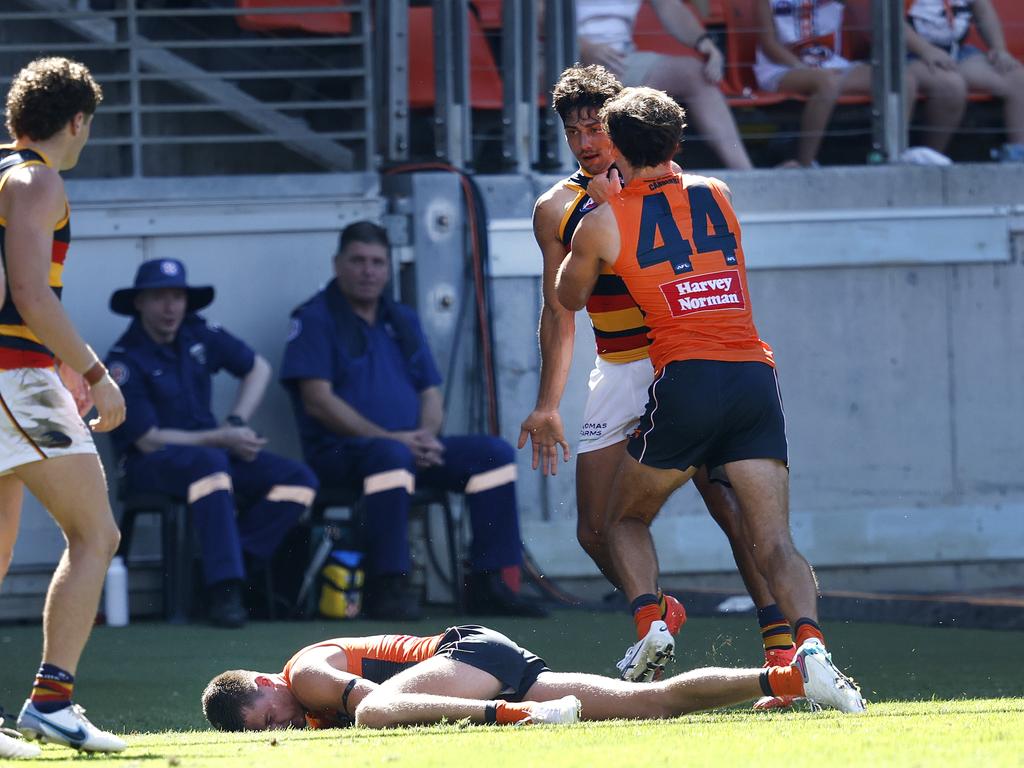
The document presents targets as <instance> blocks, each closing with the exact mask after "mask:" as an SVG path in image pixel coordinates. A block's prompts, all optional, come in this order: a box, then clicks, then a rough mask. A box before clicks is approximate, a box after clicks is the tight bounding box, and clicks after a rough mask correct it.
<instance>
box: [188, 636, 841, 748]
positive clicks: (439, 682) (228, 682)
mask: <svg viewBox="0 0 1024 768" xmlns="http://www.w3.org/2000/svg"><path fill="white" fill-rule="evenodd" d="M787 694H788V695H792V696H806V697H807V698H809V699H810V700H811V701H814V702H816V703H818V704H820V705H823V706H828V707H834V708H836V709H840V710H843V711H852V710H853V709H855V708H856V707H858V706H859V705H860V695H859V694H858V693H857V692H856V691H855V690H854V689H852V688H849V687H847V686H845V685H843V684H840V682H839V681H837V679H836V677H835V675H834V674H833V670H832V667H831V665H830V664H829V663H827V659H826V657H825V656H824V655H823V654H816V653H811V652H810V651H807V650H806V649H805V650H804V651H803V652H802V654H798V655H797V657H796V659H795V660H794V662H793V664H792V665H790V666H785V667H769V668H768V669H722V668H714V669H711V668H709V669H698V670H694V671H692V672H688V673H686V674H683V675H679V676H677V677H673V678H670V679H668V680H664V681H661V682H657V683H640V684H636V683H627V682H623V681H621V680H614V679H612V678H609V677H601V676H599V675H589V674H583V673H566V672H552V671H551V670H550V669H548V667H547V665H546V664H545V663H544V660H543V659H541V658H539V657H538V656H536V655H534V654H533V653H531V652H530V651H528V650H526V649H524V648H521V647H520V646H518V645H516V644H515V643H514V642H513V641H512V640H510V639H509V638H507V637H505V636H504V635H502V634H501V633H499V632H495V631H494V630H491V629H488V628H486V627H481V626H477V625H468V626H458V627H451V628H449V629H447V630H445V631H444V632H442V633H440V634H437V635H432V636H430V637H414V636H412V635H376V636H373V637H351V638H348V637H339V638H335V639H333V640H325V641H323V642H320V643H315V644H313V645H310V646H307V647H305V648H302V649H301V650H299V651H298V652H297V653H296V654H295V655H294V656H292V657H291V659H289V660H288V662H287V663H286V664H285V666H284V670H283V671H282V672H280V673H279V674H274V673H266V672H251V671H247V670H232V671H229V672H224V673H222V674H220V675H218V676H217V677H215V678H214V679H213V680H211V681H210V683H209V685H207V686H206V690H205V691H203V697H202V701H203V713H204V714H205V715H206V718H207V720H209V721H210V723H211V724H212V725H213V726H214V727H215V728H217V729H219V730H222V731H262V730H272V729H283V728H302V727H306V726H308V727H311V728H342V727H346V726H350V725H356V726H362V727H366V728H389V727H392V726H397V725H427V724H432V723H439V722H441V721H442V720H448V721H455V720H464V719H468V720H469V721H470V722H473V723H495V724H512V723H557V724H567V723H574V722H576V721H577V720H579V719H581V718H582V719H584V720H608V719H612V718H643V719H656V718H667V717H676V716H678V715H682V714H686V713H687V712H695V711H697V710H702V709H711V708H714V707H722V706H727V705H729V704H735V703H738V702H741V701H747V700H749V699H753V698H755V697H757V696H761V695H787Z"/></svg>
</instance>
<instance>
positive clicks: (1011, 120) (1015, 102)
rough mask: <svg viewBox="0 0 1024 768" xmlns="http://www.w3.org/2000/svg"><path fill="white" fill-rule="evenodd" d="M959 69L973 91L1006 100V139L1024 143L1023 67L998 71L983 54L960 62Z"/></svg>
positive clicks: (1004, 107) (1004, 111)
mask: <svg viewBox="0 0 1024 768" xmlns="http://www.w3.org/2000/svg"><path fill="white" fill-rule="evenodd" d="M960 72H961V73H962V74H963V76H964V79H966V80H967V85H968V87H969V88H970V89H971V90H972V91H984V92H986V93H991V94H992V95H993V96H995V97H996V98H998V99H1002V100H1003V115H1004V118H1003V119H1004V121H1005V124H1006V138H1007V140H1008V141H1010V142H1011V143H1013V144H1024V67H1017V68H1015V69H1013V70H1011V71H1010V72H1008V73H1005V74H1003V73H1001V72H998V71H997V70H996V69H995V68H994V67H993V66H992V64H990V63H989V61H988V59H987V58H985V57H984V56H981V55H979V56H969V57H968V58H966V59H964V60H963V61H961V62H960Z"/></svg>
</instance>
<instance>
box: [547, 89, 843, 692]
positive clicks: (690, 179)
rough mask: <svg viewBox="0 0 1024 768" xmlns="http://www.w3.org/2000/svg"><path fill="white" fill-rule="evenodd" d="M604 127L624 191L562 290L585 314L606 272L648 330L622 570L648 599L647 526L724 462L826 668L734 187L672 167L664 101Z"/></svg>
mask: <svg viewBox="0 0 1024 768" xmlns="http://www.w3.org/2000/svg"><path fill="white" fill-rule="evenodd" d="M601 119H602V122H603V124H604V126H605V130H607V131H608V134H609V136H610V137H611V140H612V143H613V144H614V146H615V149H614V153H613V154H614V158H615V163H616V165H617V166H618V167H619V169H620V170H621V171H622V174H623V178H624V180H625V182H626V186H625V187H624V188H623V190H622V192H621V193H620V194H619V195H617V196H615V197H611V198H609V200H608V202H607V204H605V205H603V206H601V207H599V208H598V209H597V210H596V211H595V212H594V213H592V214H590V215H588V216H587V217H586V218H584V219H583V221H582V222H581V223H580V225H579V227H577V229H576V234H575V235H574V236H573V240H572V252H571V253H570V254H569V255H568V256H566V258H565V261H564V262H563V263H562V266H561V268H560V270H559V274H558V277H557V289H558V298H559V301H560V302H561V303H562V304H563V305H564V306H566V307H569V308H570V309H578V308H580V307H583V306H584V305H585V304H586V302H587V299H588V298H589V297H590V295H591V293H592V292H593V290H594V287H595V285H596V284H597V282H598V278H599V275H600V273H601V270H602V267H603V266H604V265H605V264H608V265H611V266H612V268H613V269H614V270H615V272H616V274H618V275H620V276H621V277H622V278H623V280H624V281H625V282H626V286H627V287H628V288H629V292H630V294H631V295H632V296H633V298H634V299H635V300H636V302H637V304H639V306H640V308H641V309H642V310H643V311H644V316H645V319H646V321H647V326H648V327H649V328H650V335H651V339H652V342H651V360H652V362H653V364H654V368H655V371H656V373H655V380H654V383H653V384H652V385H651V388H650V395H649V399H648V402H647V409H646V411H645V412H644V416H643V419H642V420H641V423H640V426H639V428H638V429H637V431H636V432H635V433H634V434H633V436H632V437H631V438H630V441H629V445H628V447H627V450H628V452H629V456H628V457H624V458H623V460H622V462H621V464H620V465H619V468H618V472H617V474H616V476H615V481H614V484H613V486H612V493H611V499H610V501H609V515H610V516H611V521H610V525H609V527H608V545H609V549H610V551H611V556H612V562H613V563H614V565H615V571H616V573H617V574H618V576H619V578H620V579H621V580H622V582H623V588H624V589H625V591H626V594H627V596H628V597H629V598H630V599H631V600H636V599H640V598H645V599H647V600H650V598H651V597H652V596H653V593H654V591H655V589H656V584H657V578H658V560H657V554H656V552H655V549H654V542H653V540H652V538H651V534H650V530H649V526H650V523H651V521H652V520H653V519H654V517H655V516H656V515H657V514H658V511H659V510H660V509H661V507H662V505H663V504H664V503H665V501H666V499H668V497H669V495H670V494H671V493H672V492H673V491H675V490H676V489H677V488H678V487H679V486H681V485H682V484H683V483H685V482H686V481H687V480H689V479H690V478H691V477H693V475H694V473H695V472H696V471H697V467H700V466H701V465H708V466H719V465H721V466H724V467H725V472H726V475H727V476H728V478H729V481H730V483H731V484H732V486H733V489H734V490H735V492H736V495H737V496H738V497H739V502H740V508H741V510H742V520H743V526H744V529H745V530H746V533H747V537H748V539H749V541H750V543H751V546H752V548H753V553H754V558H755V560H756V562H757V566H758V569H759V570H760V572H761V573H762V574H763V575H764V576H765V578H766V579H768V584H769V586H770V588H771V591H772V594H773V595H775V597H776V599H777V600H778V601H779V606H780V607H781V609H782V612H783V613H784V615H785V616H786V618H787V619H788V620H789V622H790V623H791V624H792V625H793V627H794V629H795V630H796V640H797V645H798V646H799V647H800V650H799V651H798V655H800V654H801V653H803V654H804V655H806V654H808V653H811V654H814V655H818V656H821V657H822V658H824V659H829V656H828V654H827V652H826V650H825V645H824V638H823V637H822V634H821V630H820V628H819V627H818V624H817V615H818V613H817V589H816V584H815V581H814V575H813V573H812V572H811V569H810V566H809V565H808V564H807V561H806V560H804V558H803V557H802V556H801V555H800V553H799V552H798V551H797V550H796V547H795V546H794V545H793V540H792V537H791V535H790V531H789V497H788V492H789V468H788V466H787V462H788V447H787V444H786V432H785V417H784V415H783V411H782V402H781V397H780V393H779V388H778V380H777V377H776V374H775V368H774V366H775V362H774V360H773V357H772V351H771V348H770V347H769V346H768V345H767V344H766V343H764V342H763V341H762V340H761V339H760V338H759V337H758V334H757V329H756V328H755V327H754V322H753V316H752V313H751V307H750V294H749V292H748V289H747V275H746V267H745V264H744V255H743V247H742V242H741V239H740V227H739V222H738V221H737V220H736V214H735V213H734V211H733V209H732V204H731V202H730V193H729V190H728V188H727V187H726V186H725V184H723V183H722V182H721V181H718V180H717V179H709V178H705V177H702V176H694V175H691V174H682V173H676V172H674V171H673V170H672V167H671V165H670V161H671V159H672V157H673V155H674V154H675V152H676V151H677V150H678V147H679V142H680V140H681V139H682V132H683V126H684V112H683V110H682V108H681V107H680V106H679V105H678V104H676V103H675V102H674V101H673V100H672V99H671V98H669V97H668V96H667V95H666V94H665V93H663V92H661V91H655V90H653V89H650V88H626V89H624V90H623V91H622V92H621V93H620V94H619V95H618V96H616V97H615V98H613V99H610V100H609V101H608V102H607V103H606V104H605V105H604V107H603V108H602V110H601ZM672 644H673V640H672V637H671V635H670V634H669V633H668V632H667V631H666V630H665V628H664V627H663V626H660V622H655V623H654V624H653V625H652V627H651V631H650V632H649V633H648V635H647V636H646V637H645V638H643V639H642V640H640V641H639V642H638V643H636V644H635V645H634V646H632V647H631V648H630V649H629V650H628V651H627V654H626V658H625V659H624V660H623V662H624V663H625V665H626V666H627V667H628V666H640V667H644V666H647V665H650V664H653V665H657V664H659V663H660V662H661V659H662V657H663V656H664V655H665V652H666V649H671V647H672ZM829 664H830V665H831V662H829ZM832 669H833V670H834V672H835V675H836V678H837V679H838V680H840V681H842V682H843V684H844V685H849V686H850V688H851V689H853V690H855V688H854V685H853V683H852V681H847V679H846V678H845V677H844V676H843V675H842V673H841V672H840V671H839V670H838V669H836V668H834V667H832ZM858 700H859V699H858Z"/></svg>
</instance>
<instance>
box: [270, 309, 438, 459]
mask: <svg viewBox="0 0 1024 768" xmlns="http://www.w3.org/2000/svg"><path fill="white" fill-rule="evenodd" d="M392 307H393V311H395V312H401V313H402V321H403V323H404V324H405V326H406V327H407V328H409V329H410V332H411V333H412V334H414V335H415V342H416V343H415V351H414V353H413V354H411V355H410V356H409V358H408V359H406V356H405V355H404V354H403V353H402V349H401V346H400V345H399V342H398V340H397V338H396V335H395V329H394V327H393V326H392V325H391V323H389V322H388V319H387V317H383V316H381V317H378V320H377V322H376V323H374V324H373V325H370V324H369V323H367V322H366V321H365V320H363V319H362V318H361V317H358V316H357V315H354V314H353V316H352V318H351V320H352V322H355V323H357V324H358V327H359V330H360V332H361V333H362V334H363V338H364V340H365V342H366V343H365V351H364V352H363V353H362V354H360V355H356V356H353V355H352V354H350V352H349V351H348V350H346V349H344V348H343V344H342V341H341V338H340V335H339V334H338V331H337V327H336V325H335V321H334V318H333V317H332V315H331V312H330V309H329V307H328V304H327V298H326V295H325V293H324V291H321V292H320V293H318V294H317V295H316V296H314V297H313V298H312V299H310V300H309V301H308V302H306V303H305V304H303V305H302V306H301V307H299V308H298V309H297V310H295V312H294V313H293V314H292V325H291V329H290V330H289V333H288V345H287V346H286V347H285V351H284V359H283V360H282V361H281V381H282V383H284V385H285V386H286V387H287V388H288V389H289V391H290V392H291V394H292V397H293V399H294V402H295V405H296V407H295V411H296V418H297V419H298V422H299V432H300V434H301V437H302V446H303V449H304V450H305V452H306V455H307V456H315V455H317V454H318V453H320V452H321V451H324V450H329V449H330V448H331V447H333V446H336V445H337V444H338V443H339V442H340V441H343V440H344V439H345V438H344V436H342V435H338V434H336V433H334V432H332V431H331V430H329V429H328V428H327V427H325V426H324V425H323V424H321V423H320V422H319V421H317V420H316V419H314V418H311V417H310V416H308V415H307V414H306V412H305V409H304V408H303V407H302V404H301V402H300V401H299V399H298V397H299V396H298V391H297V386H296V384H297V382H298V381H299V380H301V379H325V380H326V381H329V382H330V383H331V390H332V391H333V392H334V394H335V395H337V396H338V397H339V398H341V399H342V400H344V401H345V402H346V403H347V404H348V405H349V406H350V407H351V408H353V409H354V410H355V411H357V412H358V413H359V414H360V415H361V416H363V418H366V419H369V420H370V421H372V422H374V423H375V424H377V425H378V426H379V427H381V428H383V429H386V430H389V431H401V430H410V429H416V428H417V427H418V426H419V420H420V398H419V393H420V392H422V391H423V390H425V389H428V388H430V387H436V386H438V385H439V384H440V383H441V376H440V374H438V372H437V365H436V364H435V363H434V357H433V355H432V354H431V353H430V347H429V346H428V345H427V340H426V339H425V338H424V336H423V330H422V328H421V327H420V324H419V320H418V319H417V318H416V313H415V312H414V311H413V310H412V309H411V308H410V307H406V306H404V305H402V304H394V305H392Z"/></svg>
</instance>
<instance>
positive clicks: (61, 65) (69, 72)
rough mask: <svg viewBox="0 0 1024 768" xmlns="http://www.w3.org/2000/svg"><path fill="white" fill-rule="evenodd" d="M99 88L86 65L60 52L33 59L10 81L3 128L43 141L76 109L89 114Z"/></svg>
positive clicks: (98, 97)
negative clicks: (5, 124) (5, 120)
mask: <svg viewBox="0 0 1024 768" xmlns="http://www.w3.org/2000/svg"><path fill="white" fill-rule="evenodd" d="M101 101H103V89H102V88H100V86H99V84H98V83H97V82H96V81H95V80H93V79H92V75H91V74H90V73H89V68H88V67H86V66H85V65H84V64H81V63H79V62H77V61H71V60H70V59H65V58H64V57H62V56H50V57H47V58H42V59H36V60H35V61H33V62H31V63H30V64H28V65H27V66H26V67H25V68H24V69H22V70H21V71H20V72H19V73H18V74H16V75H15V76H14V80H13V81H12V82H11V89H10V90H9V91H8V92H7V130H8V132H9V133H10V134H11V137H12V138H14V139H17V138H19V137H21V136H27V137H28V138H30V139H32V140H33V141H46V140H47V139H49V138H51V137H52V136H55V135H56V134H57V133H58V132H60V131H61V130H62V129H63V128H64V126H66V125H67V124H68V123H69V122H70V121H71V119H72V118H73V117H74V116H75V115H77V114H78V113H79V112H84V113H85V114H86V115H92V114H93V113H94V112H95V111H96V107H97V106H99V103H100V102H101Z"/></svg>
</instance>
